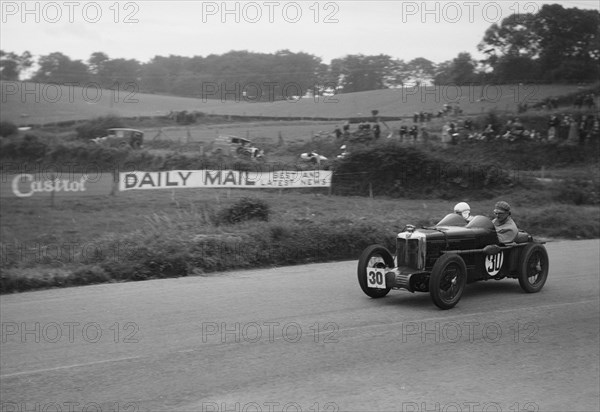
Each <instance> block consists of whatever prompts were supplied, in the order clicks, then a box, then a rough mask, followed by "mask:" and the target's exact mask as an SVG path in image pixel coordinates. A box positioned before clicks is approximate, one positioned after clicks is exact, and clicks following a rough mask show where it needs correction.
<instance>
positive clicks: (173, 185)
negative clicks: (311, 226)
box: [119, 170, 332, 191]
mask: <svg viewBox="0 0 600 412" xmlns="http://www.w3.org/2000/svg"><path fill="white" fill-rule="evenodd" d="M331 174H332V172H331V171H330V170H302V171H301V170H297V171H285V170H277V171H265V172H262V171H252V172H247V171H239V170H171V171H168V172H125V173H120V174H119V190H121V191H126V190H149V189H192V188H235V189H284V188H308V187H330V186H331Z"/></svg>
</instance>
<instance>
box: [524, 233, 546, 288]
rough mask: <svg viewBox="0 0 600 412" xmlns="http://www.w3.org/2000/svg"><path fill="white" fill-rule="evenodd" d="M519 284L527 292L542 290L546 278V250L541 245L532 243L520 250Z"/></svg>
mask: <svg viewBox="0 0 600 412" xmlns="http://www.w3.org/2000/svg"><path fill="white" fill-rule="evenodd" d="M518 268H519V273H518V275H519V277H518V278H519V285H521V288H522V289H523V290H524V291H525V292H527V293H536V292H539V291H540V290H542V288H543V287H544V284H545V283H546V279H548V269H549V259H548V252H547V251H546V248H545V247H544V246H543V245H540V244H535V243H532V244H530V245H527V246H525V247H524V248H523V250H522V251H521V256H520V257H519V266H518Z"/></svg>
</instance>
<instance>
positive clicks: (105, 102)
mask: <svg viewBox="0 0 600 412" xmlns="http://www.w3.org/2000/svg"><path fill="white" fill-rule="evenodd" d="M2 83H3V84H2V90H3V99H4V98H6V102H3V103H2V111H1V114H0V120H9V121H12V122H14V123H16V124H48V123H56V122H60V121H66V120H81V119H90V118H94V117H98V116H104V115H108V114H115V115H118V116H122V117H135V116H157V115H164V114H167V113H169V111H171V110H190V111H191V110H197V111H202V112H205V113H209V114H224V115H247V116H277V117H286V116H292V117H326V118H349V117H356V116H370V115H371V110H373V109H377V110H379V113H380V115H382V116H410V115H412V114H413V113H414V112H418V111H421V110H425V111H432V112H437V110H439V109H440V108H441V107H442V105H443V104H444V103H446V102H451V103H459V104H460V106H461V108H462V109H463V110H464V111H465V112H466V113H470V114H478V113H482V112H483V111H486V110H489V109H494V108H495V109H498V110H513V111H514V110H515V109H516V107H517V105H518V103H521V102H528V103H529V104H532V103H535V102H538V101H541V100H543V99H545V98H546V97H549V96H559V95H565V94H569V93H573V92H576V91H577V90H579V87H578V86H576V85H539V86H538V85H515V86H510V85H509V86H495V85H488V86H487V87H486V88H485V92H484V93H483V95H484V96H487V97H488V98H489V99H488V100H487V101H482V100H481V96H482V88H481V87H480V86H473V87H462V88H460V89H459V88H457V87H455V86H442V87H422V88H415V87H407V88H404V89H394V90H373V91H366V92H359V93H348V94H341V95H337V96H333V97H327V98H317V99H314V98H313V99H311V98H306V99H302V100H300V101H298V102H291V101H278V102H272V103H248V102H244V101H242V102H234V101H225V102H221V101H218V100H207V101H202V100H201V99H192V98H184V97H175V96H161V95H153V94H142V93H137V94H130V92H129V91H125V90H121V91H119V92H114V91H110V90H102V91H101V93H100V94H99V96H98V101H97V102H96V101H93V100H96V93H95V92H96V90H95V89H89V90H88V91H87V94H84V90H83V89H82V88H79V87H73V88H71V89H68V88H67V87H62V88H61V91H60V92H58V89H57V86H47V85H40V84H32V83H29V84H21V83H14V82H12V83H13V84H12V85H10V87H11V88H10V89H8V90H10V92H6V93H4V90H5V88H6V87H7V84H6V83H7V82H2ZM13 87H16V90H15V92H13ZM30 90H34V92H33V93H29V92H28V93H25V91H30ZM57 96H60V99H58V98H57ZM84 96H89V97H88V98H84ZM36 100H37V101H36Z"/></svg>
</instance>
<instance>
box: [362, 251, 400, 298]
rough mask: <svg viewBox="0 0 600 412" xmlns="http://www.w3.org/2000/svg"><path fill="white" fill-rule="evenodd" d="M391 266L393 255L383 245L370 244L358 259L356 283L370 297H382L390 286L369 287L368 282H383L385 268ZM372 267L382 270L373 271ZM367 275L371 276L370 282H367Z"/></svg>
mask: <svg viewBox="0 0 600 412" xmlns="http://www.w3.org/2000/svg"><path fill="white" fill-rule="evenodd" d="M393 267H394V257H393V256H392V254H391V253H390V252H389V250H387V249H386V248H385V247H383V246H381V245H371V246H369V247H368V248H366V249H365V250H364V251H363V252H362V254H361V255H360V258H359V259H358V271H357V274H358V284H359V285H360V288H361V289H362V291H363V292H365V294H366V295H367V296H370V297H372V298H382V297H384V296H385V295H387V294H388V292H389V291H390V289H391V287H384V288H374V287H369V284H371V285H375V284H381V283H380V282H385V270H386V269H392V268H393ZM373 268H377V269H382V270H378V271H374V270H373ZM376 272H378V273H379V275H378V274H377V273H376ZM369 276H370V277H371V282H369ZM377 278H379V279H377Z"/></svg>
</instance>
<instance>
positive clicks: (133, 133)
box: [91, 128, 144, 149]
mask: <svg viewBox="0 0 600 412" xmlns="http://www.w3.org/2000/svg"><path fill="white" fill-rule="evenodd" d="M91 141H92V142H93V143H97V144H107V145H109V146H117V147H131V148H133V149H139V148H141V147H142V145H143V144H144V132H142V131H140V130H136V129H127V128H112V129H108V133H107V135H106V136H103V137H96V138H95V139H91Z"/></svg>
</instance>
